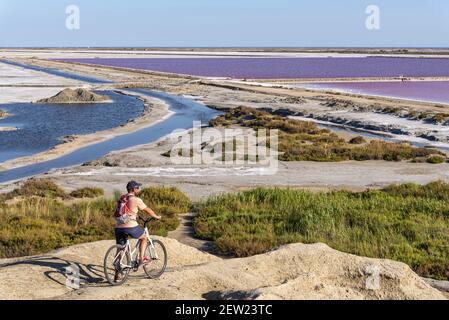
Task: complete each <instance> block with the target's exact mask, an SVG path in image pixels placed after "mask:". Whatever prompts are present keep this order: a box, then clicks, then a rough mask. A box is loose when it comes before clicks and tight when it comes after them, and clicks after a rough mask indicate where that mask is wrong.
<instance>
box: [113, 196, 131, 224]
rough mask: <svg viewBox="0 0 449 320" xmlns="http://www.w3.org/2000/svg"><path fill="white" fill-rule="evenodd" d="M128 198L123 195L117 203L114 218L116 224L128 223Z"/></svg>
mask: <svg viewBox="0 0 449 320" xmlns="http://www.w3.org/2000/svg"><path fill="white" fill-rule="evenodd" d="M129 197H130V196H129V195H123V196H121V197H120V199H119V200H118V201H117V206H116V207H115V213H114V216H115V219H116V220H117V223H118V224H125V223H127V222H128V221H129Z"/></svg>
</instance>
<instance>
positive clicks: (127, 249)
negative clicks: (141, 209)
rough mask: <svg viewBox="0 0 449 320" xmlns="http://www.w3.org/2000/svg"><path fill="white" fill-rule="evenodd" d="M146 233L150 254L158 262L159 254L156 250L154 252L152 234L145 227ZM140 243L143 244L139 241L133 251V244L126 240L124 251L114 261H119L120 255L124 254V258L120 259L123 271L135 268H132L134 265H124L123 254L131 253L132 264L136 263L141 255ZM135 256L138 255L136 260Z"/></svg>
mask: <svg viewBox="0 0 449 320" xmlns="http://www.w3.org/2000/svg"><path fill="white" fill-rule="evenodd" d="M144 231H145V236H146V237H147V241H148V244H147V245H148V246H149V247H150V254H151V255H152V257H151V259H153V260H157V259H158V256H157V252H156V250H154V244H153V239H152V238H151V236H150V233H149V231H148V227H146V226H145V229H144ZM140 243H141V240H140V239H139V240H137V242H136V245H135V246H134V249H133V250H132V251H131V244H130V243H129V239H128V240H126V243H125V246H124V249H122V250H120V251H118V252H117V255H116V256H115V258H114V261H115V260H116V259H117V257H118V255H119V254H122V256H121V258H120V266H123V269H126V268H129V269H131V268H134V266H132V265H124V264H123V258H124V254H123V253H125V254H126V253H129V255H130V257H131V263H133V262H136V261H137V258H138V257H139V253H140V252H139V250H138V249H139V248H140ZM135 254H137V255H136V259H134V255H135Z"/></svg>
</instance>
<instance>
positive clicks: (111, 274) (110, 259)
mask: <svg viewBox="0 0 449 320" xmlns="http://www.w3.org/2000/svg"><path fill="white" fill-rule="evenodd" d="M123 255H124V256H123ZM130 264H131V257H130V256H129V253H128V252H127V251H125V248H124V247H123V246H121V245H119V244H117V245H115V246H112V247H111V248H109V250H108V251H107V252H106V255H105V256H104V263H103V270H104V275H105V277H106V280H107V281H108V282H109V283H110V284H111V285H113V286H119V285H121V284H123V283H125V281H126V280H127V279H128V275H129V271H130V270H131V269H130V268H129V266H130Z"/></svg>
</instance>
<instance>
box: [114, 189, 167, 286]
mask: <svg viewBox="0 0 449 320" xmlns="http://www.w3.org/2000/svg"><path fill="white" fill-rule="evenodd" d="M141 186H142V184H140V183H138V182H136V181H130V182H128V184H127V185H126V190H127V191H128V193H127V194H126V197H128V208H129V212H128V214H129V220H128V222H126V223H124V224H119V223H118V222H117V225H116V226H115V239H116V242H117V244H120V245H122V246H123V245H125V244H126V240H127V239H128V236H131V237H132V238H134V239H139V240H140V241H141V242H140V248H139V250H140V261H139V263H140V264H141V265H142V264H144V263H147V262H148V261H150V258H149V257H147V256H145V249H146V247H147V237H146V235H145V231H144V229H142V228H141V227H140V226H139V224H138V223H137V218H138V214H139V210H140V211H144V212H146V213H148V214H149V215H150V216H152V217H153V218H154V219H157V220H160V219H161V217H160V216H158V215H157V214H156V213H154V211H153V210H151V209H150V208H149V207H148V206H147V205H146V204H145V203H144V202H143V201H142V199H140V198H139V197H138V195H139V193H140V187H141ZM120 277H121V274H120V272H116V274H115V281H117V280H119V279H120Z"/></svg>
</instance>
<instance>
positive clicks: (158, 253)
mask: <svg viewBox="0 0 449 320" xmlns="http://www.w3.org/2000/svg"><path fill="white" fill-rule="evenodd" d="M145 253H146V256H147V257H149V258H150V262H148V263H146V264H145V265H144V266H143V269H144V270H145V273H146V274H147V276H148V278H150V279H156V278H159V277H160V276H161V275H162V274H163V273H164V271H165V268H167V249H165V246H164V244H163V243H162V242H161V241H159V240H153V246H151V245H150V244H148V246H147V248H146V250H145Z"/></svg>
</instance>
